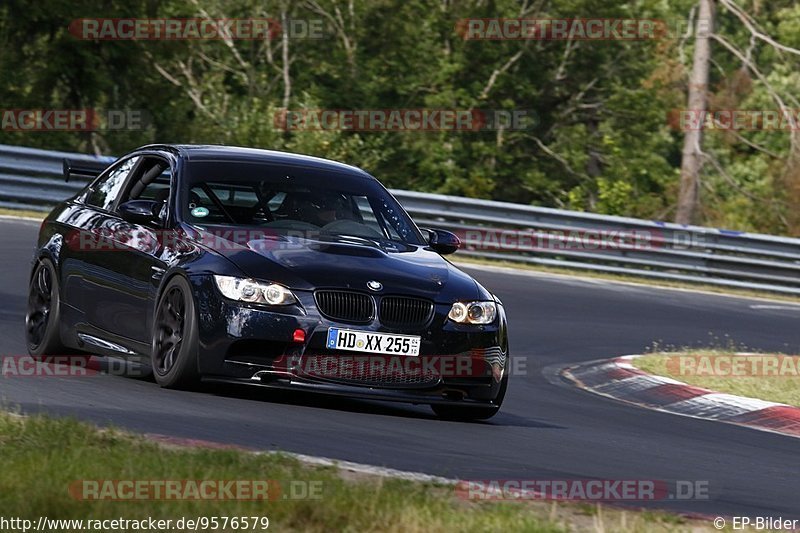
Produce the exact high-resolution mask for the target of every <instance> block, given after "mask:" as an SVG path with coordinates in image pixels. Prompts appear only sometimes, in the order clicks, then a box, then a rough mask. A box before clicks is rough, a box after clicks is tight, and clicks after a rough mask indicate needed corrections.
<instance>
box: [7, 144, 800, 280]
mask: <svg viewBox="0 0 800 533" xmlns="http://www.w3.org/2000/svg"><path fill="white" fill-rule="evenodd" d="M65 157H66V158H69V159H74V160H77V161H83V162H98V161H102V162H106V163H110V162H111V161H113V160H114V158H112V157H95V156H88V155H83V154H74V153H66V152H53V151H46V150H38V149H33V148H22V147H17V146H6V145H0V207H5V208H12V209H13V208H24V209H33V210H40V211H44V210H47V209H49V207H50V206H52V205H53V204H55V203H57V202H59V201H61V200H63V199H65V198H68V197H69V196H71V195H72V194H75V192H77V191H78V190H79V189H80V188H82V187H83V186H84V185H85V184H86V181H85V180H75V181H72V180H71V181H70V182H69V183H65V182H64V180H63V176H62V160H63V159H64V158H65ZM392 193H393V194H394V195H395V197H397V199H398V200H399V201H400V202H401V203H402V204H403V206H405V208H406V209H407V210H408V212H409V213H410V214H411V216H412V217H414V220H415V221H416V222H417V223H418V224H419V225H420V226H425V227H431V228H438V229H447V230H450V231H453V232H455V233H456V234H458V235H459V236H460V237H461V239H462V241H464V248H463V250H461V251H459V252H458V254H459V255H465V256H472V257H479V258H484V259H493V260H506V261H513V262H521V263H528V264H535V265H543V266H552V267H565V268H570V269H581V270H591V271H598V272H607V273H616V274H625V275H630V276H641V277H648V278H654V279H662V280H678V281H687V282H699V283H705V284H710V285H720V286H729V287H738V288H743V289H753V290H766V291H772V292H779V293H785V294H794V295H800V239H793V238H786V237H777V236H772V235H761V234H753V233H743V232H735V231H726V230H718V229H712V228H705V227H698V226H682V225H678V224H672V223H665V222H654V221H647V220H639V219H634V218H625V217H615V216H605V215H597V214H592V213H582V212H576V211H565V210H560V209H550V208H544V207H533V206H527V205H521V204H512V203H506V202H494V201H489V200H475V199H471V198H461V197H454V196H444V195H440V194H428V193H421V192H413V191H403V190H392Z"/></svg>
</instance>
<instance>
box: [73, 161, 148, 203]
mask: <svg viewBox="0 0 800 533" xmlns="http://www.w3.org/2000/svg"><path fill="white" fill-rule="evenodd" d="M139 159H140V158H139V157H138V156H137V157H131V158H130V159H128V160H126V161H123V162H122V164H121V165H119V166H118V167H117V168H115V169H114V170H112V171H111V172H110V173H109V174H108V175H107V176H106V177H104V178H103V179H102V180H101V181H99V182H97V183H96V184H95V185H94V187H93V188H92V190H91V191H90V192H89V195H88V196H87V197H86V203H87V204H89V205H93V206H95V207H99V208H101V209H106V210H109V209H111V206H112V205H114V201H115V200H116V199H117V196H119V193H120V192H121V191H122V188H123V187H124V186H125V180H126V179H127V177H128V175H129V174H130V172H131V170H132V169H133V168H134V167H135V166H136V163H137V162H138V161H139Z"/></svg>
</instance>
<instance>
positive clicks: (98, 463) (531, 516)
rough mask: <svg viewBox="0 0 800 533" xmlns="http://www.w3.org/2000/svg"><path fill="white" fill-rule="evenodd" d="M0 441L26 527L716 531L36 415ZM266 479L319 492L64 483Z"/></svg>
mask: <svg viewBox="0 0 800 533" xmlns="http://www.w3.org/2000/svg"><path fill="white" fill-rule="evenodd" d="M0 449H2V459H0V464H2V468H0V509H2V510H3V513H2V514H3V516H4V517H6V518H8V517H22V518H26V519H30V520H33V523H34V524H36V523H37V521H38V518H39V517H40V516H46V517H48V518H51V519H52V518H58V519H79V520H80V519H83V520H87V519H92V520H100V519H118V518H124V519H129V520H130V519H135V520H141V519H145V518H148V517H153V518H160V519H172V520H177V519H179V518H181V517H190V518H197V517H207V518H210V517H225V516H227V517H238V516H248V517H251V516H258V517H264V516H266V517H268V518H269V521H270V525H269V529H270V530H278V531H312V532H315V531H320V532H321V531H389V532H393V531H403V532H415V531H420V532H422V531H424V532H436V531H535V532H538V531H542V532H550V531H553V532H555V531H623V532H627V531H643V532H649V531H658V532H661V531H664V532H667V531H713V528H711V527H706V525H705V524H704V523H700V522H698V521H690V520H686V519H684V518H682V517H679V516H675V515H669V514H665V513H652V512H638V511H623V510H619V509H609V508H605V507H600V506H594V505H591V506H590V505H579V504H565V503H553V502H549V503H547V502H524V503H523V502H520V503H498V502H474V501H464V500H461V499H459V498H457V497H456V496H455V492H454V489H453V487H450V486H443V485H434V484H424V483H417V482H410V481H403V480H397V479H387V478H382V477H377V476H363V475H358V476H354V475H352V474H351V475H345V474H344V473H343V472H342V471H339V470H337V469H334V468H321V467H310V466H308V465H304V464H302V463H300V462H299V461H297V460H295V459H293V458H290V457H287V456H282V455H276V454H254V453H247V452H242V451H238V450H224V449H204V448H179V447H176V446H172V445H168V446H165V445H162V444H158V443H155V442H153V441H149V440H145V439H143V438H141V437H137V436H134V435H130V434H127V433H124V432H121V431H118V430H113V429H108V430H98V429H96V428H94V427H92V426H90V425H87V424H84V423H80V422H77V421H74V420H69V419H52V418H48V417H43V416H33V417H30V418H27V417H19V416H14V415H10V414H0ZM265 479H268V480H278V481H279V482H280V484H281V487H282V489H283V490H282V494H284V493H287V491H286V487H292V486H296V485H297V484H298V483H299V484H301V485H302V484H306V483H312V482H317V485H315V486H317V487H319V495H320V497H319V498H317V499H307V498H306V499H294V498H289V499H282V498H280V499H277V500H275V501H259V502H248V501H231V500H227V501H209V500H204V501H197V500H181V501H175V500H172V501H164V500H154V501H109V500H100V501H80V500H77V499H75V498H74V497H72V496H71V495H70V493H69V489H68V487H69V486H70V485H71V484H73V483H74V482H75V481H77V480H118V481H119V480H265ZM300 492H302V491H300ZM76 529H77V528H76ZM61 530H62V531H65V530H66V529H61ZM173 530H174V529H173ZM211 530H212V531H233V530H234V529H233V528H231V527H229V528H228V529H223V528H221V527H220V528H217V529H211Z"/></svg>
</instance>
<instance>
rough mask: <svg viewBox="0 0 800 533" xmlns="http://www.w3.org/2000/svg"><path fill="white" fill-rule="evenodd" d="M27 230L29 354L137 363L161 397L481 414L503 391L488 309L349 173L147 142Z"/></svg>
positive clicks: (380, 192) (447, 249)
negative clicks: (251, 397)
mask: <svg viewBox="0 0 800 533" xmlns="http://www.w3.org/2000/svg"><path fill="white" fill-rule="evenodd" d="M64 172H65V176H66V179H70V178H71V177H76V176H83V177H84V178H86V177H88V178H89V180H90V181H89V183H88V185H87V186H86V187H85V188H84V189H83V190H82V191H81V192H79V193H78V194H77V195H75V196H74V197H72V198H70V199H68V200H66V201H65V202H63V203H62V204H60V205H58V206H57V207H56V208H55V209H54V210H53V211H52V212H51V213H50V214H49V215H48V216H47V218H46V219H45V220H44V222H43V223H42V226H41V230H40V232H39V239H38V244H37V247H36V252H35V255H34V260H33V268H32V271H31V276H30V287H29V299H28V312H27V316H26V324H25V325H26V335H27V337H26V338H27V344H28V350H29V352H30V353H31V355H34V356H37V357H46V356H48V355H54V354H67V353H77V354H81V353H85V354H93V355H99V356H114V357H124V358H130V359H131V360H134V361H136V362H139V363H143V364H146V365H148V366H149V367H152V372H153V376H154V378H155V380H156V382H157V383H158V384H159V385H161V386H163V387H173V388H189V387H192V386H193V385H194V384H196V383H197V382H199V381H201V380H203V381H223V382H235V383H246V384H250V385H257V386H263V387H272V388H278V389H291V390H303V391H312V392H321V393H326V394H336V395H346V396H351V397H359V398H375V399H383V400H396V401H404V402H411V403H415V404H428V405H431V406H432V408H433V410H434V411H435V413H437V414H438V415H439V416H441V417H443V418H454V419H486V418H489V417H491V416H493V415H494V414H495V413H496V412H497V411H498V410H499V409H500V406H501V404H502V402H503V398H504V396H505V393H506V389H507V387H508V368H509V350H508V335H507V326H506V324H507V323H506V316H505V312H504V310H503V305H502V303H501V302H500V301H499V300H498V299H497V298H496V297H495V296H494V295H493V294H492V293H490V292H489V291H488V290H486V289H485V288H484V287H482V286H481V285H480V284H479V283H478V282H476V281H475V280H474V279H473V278H472V277H470V276H469V275H467V274H466V273H464V272H463V271H461V270H459V269H458V268H456V267H455V266H454V265H453V264H451V263H450V262H449V261H447V260H446V259H444V258H443V257H442V256H443V255H446V254H450V253H453V252H455V251H456V249H457V248H458V247H459V246H460V241H459V239H458V238H457V237H456V235H454V234H452V233H449V232H447V231H443V230H436V229H420V228H418V227H417V226H416V225H415V223H414V222H413V221H412V220H411V218H410V217H409V215H408V214H407V213H406V212H405V210H404V209H403V207H402V206H401V205H400V204H399V203H398V202H397V200H396V199H395V198H394V197H393V196H392V195H391V194H390V193H389V192H388V191H387V190H386V189H385V188H384V187H383V186H382V185H381V184H380V183H379V182H378V180H377V179H375V178H374V177H372V176H371V175H369V174H368V173H367V172H365V171H363V170H361V169H358V168H355V167H352V166H349V165H345V164H341V163H337V162H334V161H329V160H325V159H319V158H315V157H309V156H303V155H296V154H289V153H283V152H274V151H267V150H257V149H247V148H234V147H224V146H195V145H150V146H145V147H142V148H140V149H138V150H135V151H133V152H131V153H129V154H127V155H125V156H123V157H121V158H120V159H118V160H117V161H116V162H114V163H113V164H111V165H110V166H109V167H108V168H92V167H88V166H85V165H83V166H82V165H79V164H73V163H72V162H70V161H68V160H65V161H64Z"/></svg>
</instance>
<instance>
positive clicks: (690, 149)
mask: <svg viewBox="0 0 800 533" xmlns="http://www.w3.org/2000/svg"><path fill="white" fill-rule="evenodd" d="M713 21H714V0H700V10H699V14H698V17H697V28H696V31H695V48H694V64H693V66H692V75H691V78H690V79H689V102H688V105H689V107H688V109H687V111H688V114H689V115H690V116H692V117H693V118H696V119H699V127H691V126H690V127H689V128H688V129H687V130H686V132H685V136H684V139H683V152H682V154H683V157H682V160H681V187H680V193H679V195H678V211H677V213H676V215H675V222H677V223H679V224H691V223H692V222H693V221H694V219H695V215H696V212H697V207H698V200H699V189H700V186H699V184H700V168H701V167H702V165H703V161H702V150H701V147H702V142H703V125H704V124H705V115H706V110H707V109H708V100H707V95H708V69H709V63H710V61H711V39H710V38H709V36H710V33H711V29H712V28H713V26H714V24H713ZM690 122H692V123H696V122H695V120H692V121H690Z"/></svg>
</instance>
